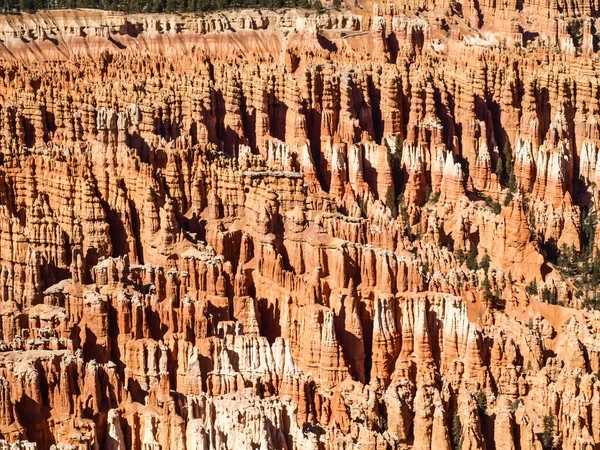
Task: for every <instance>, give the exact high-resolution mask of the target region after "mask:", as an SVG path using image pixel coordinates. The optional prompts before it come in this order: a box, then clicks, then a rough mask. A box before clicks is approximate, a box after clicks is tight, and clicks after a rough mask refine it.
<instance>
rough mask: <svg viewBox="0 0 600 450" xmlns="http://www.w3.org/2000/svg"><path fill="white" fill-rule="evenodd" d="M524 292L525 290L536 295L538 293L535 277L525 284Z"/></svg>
mask: <svg viewBox="0 0 600 450" xmlns="http://www.w3.org/2000/svg"><path fill="white" fill-rule="evenodd" d="M525 292H527V293H528V294H529V295H537V294H538V288H537V279H536V278H534V279H533V280H532V281H531V282H530V283H529V284H528V285H527V286H525Z"/></svg>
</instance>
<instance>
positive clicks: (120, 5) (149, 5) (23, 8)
mask: <svg viewBox="0 0 600 450" xmlns="http://www.w3.org/2000/svg"><path fill="white" fill-rule="evenodd" d="M72 8H93V9H102V10H111V11H123V12H126V13H164V12H166V13H185V12H188V13H193V12H198V13H200V12H209V11H217V10H226V9H240V8H272V9H275V8H303V9H314V10H316V11H321V10H322V9H323V6H322V4H321V1H320V0H129V1H126V0H0V12H2V13H19V12H35V11H40V10H47V9H72Z"/></svg>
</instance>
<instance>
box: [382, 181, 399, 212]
mask: <svg viewBox="0 0 600 450" xmlns="http://www.w3.org/2000/svg"><path fill="white" fill-rule="evenodd" d="M385 206H387V207H388V208H389V209H390V211H391V213H392V217H393V218H394V219H395V218H396V217H398V205H396V199H395V196H394V190H393V189H392V188H391V187H388V189H387V192H386V194H385Z"/></svg>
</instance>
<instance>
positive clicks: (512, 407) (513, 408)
mask: <svg viewBox="0 0 600 450" xmlns="http://www.w3.org/2000/svg"><path fill="white" fill-rule="evenodd" d="M522 404H523V400H522V399H520V398H518V399H516V400H513V401H512V402H510V412H511V413H513V414H514V413H515V412H516V411H517V409H519V405H522Z"/></svg>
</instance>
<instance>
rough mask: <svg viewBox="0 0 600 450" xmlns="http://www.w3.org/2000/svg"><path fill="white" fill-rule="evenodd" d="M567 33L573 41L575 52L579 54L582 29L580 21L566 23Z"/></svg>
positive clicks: (581, 42)
mask: <svg viewBox="0 0 600 450" xmlns="http://www.w3.org/2000/svg"><path fill="white" fill-rule="evenodd" d="M567 33H569V36H571V39H573V45H574V46H575V52H576V53H577V54H578V55H580V54H581V46H582V44H583V29H582V27H581V21H580V20H578V19H575V20H571V21H570V22H568V23H567Z"/></svg>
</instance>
